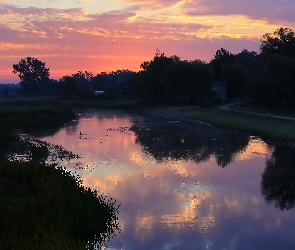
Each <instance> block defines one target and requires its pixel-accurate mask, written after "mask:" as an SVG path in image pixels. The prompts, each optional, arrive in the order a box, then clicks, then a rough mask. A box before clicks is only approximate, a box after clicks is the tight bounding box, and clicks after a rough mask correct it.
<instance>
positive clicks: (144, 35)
mask: <svg viewBox="0 0 295 250" xmlns="http://www.w3.org/2000/svg"><path fill="white" fill-rule="evenodd" d="M294 13H295V0H63V1H62V0H0V83H17V82H19V78H18V76H17V75H14V74H13V73H12V70H13V68H12V66H13V64H17V63H18V62H19V61H20V60H21V59H24V58H26V57H34V58H37V59H38V60H40V61H42V62H45V64H46V67H47V68H49V70H50V78H52V79H56V80H58V79H60V78H61V77H62V76H65V75H72V74H75V73H77V72H78V71H92V72H93V73H94V75H96V74H99V73H101V72H110V71H116V70H118V69H129V70H132V71H138V70H139V69H140V64H141V63H142V62H144V61H150V60H152V59H153V57H154V55H155V53H156V50H159V51H160V52H163V53H164V54H165V55H166V56H168V57H169V56H173V55H176V56H178V57H180V58H181V59H182V60H189V61H190V60H195V59H200V60H203V61H206V62H210V60H211V59H212V58H213V57H214V55H215V53H216V51H217V50H218V49H220V48H224V49H226V50H228V51H230V52H231V53H233V54H237V53H239V52H241V51H242V50H243V49H247V50H249V51H256V52H259V46H260V39H261V37H262V36H263V34H265V33H267V32H270V33H272V32H273V31H275V30H276V29H278V28H280V27H284V28H285V27H286V28H291V29H293V30H295V14H294Z"/></svg>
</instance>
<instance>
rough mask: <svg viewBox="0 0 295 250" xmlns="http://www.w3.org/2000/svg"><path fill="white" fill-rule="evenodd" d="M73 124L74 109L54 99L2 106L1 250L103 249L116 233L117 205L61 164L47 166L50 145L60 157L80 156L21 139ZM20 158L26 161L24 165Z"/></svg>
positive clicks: (7, 102)
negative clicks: (22, 136) (93, 246)
mask: <svg viewBox="0 0 295 250" xmlns="http://www.w3.org/2000/svg"><path fill="white" fill-rule="evenodd" d="M71 119H75V113H74V111H73V109H72V108H71V107H69V106H66V105H61V104H60V103H58V102H56V101H55V100H46V99H28V100H26V99H25V98H24V99H7V100H2V101H1V108H0V203H1V206H0V213H1V216H0V225H1V227H0V235H1V236H0V249H85V248H86V246H87V245H88V246H89V248H88V249H91V243H93V244H99V243H101V244H102V245H103V242H104V241H105V240H107V239H108V237H111V234H112V233H113V232H114V231H115V230H117V224H116V223H117V222H116V220H117V215H118V210H117V207H116V206H118V205H116V204H115V202H114V201H112V200H111V199H110V200H108V198H107V197H103V196H98V195H97V193H96V192H94V191H92V190H91V189H89V188H87V187H83V186H82V183H81V181H80V179H78V178H76V177H75V176H73V175H72V174H70V173H69V172H67V171H65V170H63V169H60V168H57V165H50V164H45V163H44V162H45V161H46V159H47V157H49V149H50V146H51V148H56V151H58V152H57V153H60V154H62V155H61V157H67V156H69V157H75V155H71V153H70V152H66V151H65V150H63V149H62V148H61V147H60V146H58V145H49V144H48V145H47V144H46V143H38V142H36V141H30V140H24V139H22V138H21V137H20V136H19V135H18V133H19V132H25V133H27V136H28V137H30V136H33V135H34V133H36V132H37V131H50V132H51V133H54V131H56V130H58V129H59V128H60V127H62V126H64V123H66V122H67V121H69V120H71ZM16 131H17V132H16ZM15 154H21V155H23V156H27V157H24V159H23V160H20V159H19V158H14V157H12V155H15ZM8 158H9V160H7V159H8Z"/></svg>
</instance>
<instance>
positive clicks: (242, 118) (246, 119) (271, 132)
mask: <svg viewBox="0 0 295 250" xmlns="http://www.w3.org/2000/svg"><path fill="white" fill-rule="evenodd" d="M148 113H149V114H152V115H155V116H166V117H178V118H188V119H194V120H200V121H205V122H208V123H210V124H212V125H214V126H217V127H223V128H229V129H235V130H239V131H242V132H246V133H249V134H251V135H257V136H261V137H263V138H264V139H272V140H276V141H281V142H292V141H294V140H295V122H294V121H288V120H282V119H274V118H272V119H267V117H266V116H257V115H250V114H245V113H238V112H234V113H231V112H230V111H224V110H219V109H217V108H212V109H202V108H199V107H178V108H166V109H153V110H150V111H149V112H148Z"/></svg>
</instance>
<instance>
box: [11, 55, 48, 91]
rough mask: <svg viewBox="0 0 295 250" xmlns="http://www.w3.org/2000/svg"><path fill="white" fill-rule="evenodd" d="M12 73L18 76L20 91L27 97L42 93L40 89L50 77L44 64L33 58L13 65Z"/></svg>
mask: <svg viewBox="0 0 295 250" xmlns="http://www.w3.org/2000/svg"><path fill="white" fill-rule="evenodd" d="M12 72H13V73H14V74H18V76H19V78H20V87H21V91H22V92H23V93H25V94H27V95H32V94H40V93H42V87H43V86H44V83H45V82H46V81H47V80H48V79H49V75H50V73H49V68H46V67H45V63H44V62H41V61H39V60H38V59H37V58H34V57H27V58H25V59H21V60H20V61H19V63H18V64H13V71H12Z"/></svg>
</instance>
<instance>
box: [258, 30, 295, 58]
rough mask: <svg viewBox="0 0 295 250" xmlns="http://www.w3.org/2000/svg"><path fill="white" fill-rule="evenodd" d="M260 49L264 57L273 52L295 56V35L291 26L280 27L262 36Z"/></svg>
mask: <svg viewBox="0 0 295 250" xmlns="http://www.w3.org/2000/svg"><path fill="white" fill-rule="evenodd" d="M260 41H261V45H260V51H261V54H262V55H263V56H264V58H267V56H268V55H271V54H279V55H286V56H290V57H295V35H294V31H293V30H292V29H289V28H279V29H277V30H275V31H274V32H273V33H266V34H264V35H263V36H262V39H261V40H260Z"/></svg>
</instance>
